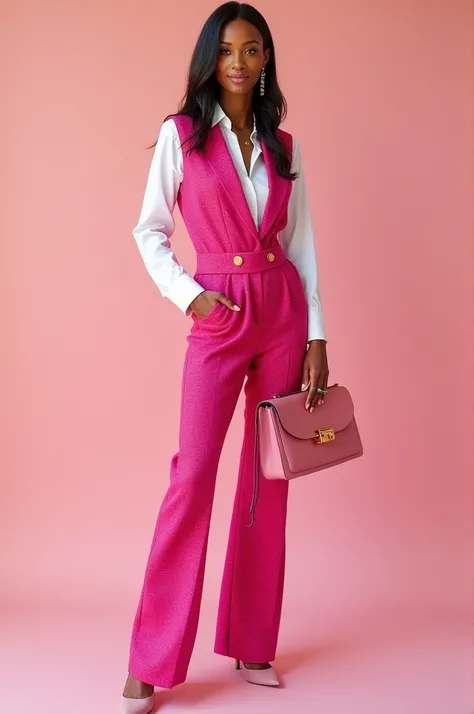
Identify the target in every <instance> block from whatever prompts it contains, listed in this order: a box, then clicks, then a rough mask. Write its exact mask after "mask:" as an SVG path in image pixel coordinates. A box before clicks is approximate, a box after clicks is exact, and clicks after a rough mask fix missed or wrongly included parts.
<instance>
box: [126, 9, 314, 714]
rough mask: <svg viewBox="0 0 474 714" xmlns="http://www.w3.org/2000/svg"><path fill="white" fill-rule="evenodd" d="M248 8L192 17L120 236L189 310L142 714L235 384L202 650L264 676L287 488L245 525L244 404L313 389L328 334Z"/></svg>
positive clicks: (303, 211) (202, 519)
mask: <svg viewBox="0 0 474 714" xmlns="http://www.w3.org/2000/svg"><path fill="white" fill-rule="evenodd" d="M275 67H276V65H275V53H274V48H273V41H272V37H271V34H270V31H269V28H268V26H267V23H266V22H265V20H264V18H263V17H262V15H261V14H260V13H259V12H258V11H257V10H255V9H254V8H252V7H251V6H249V5H246V4H239V3H237V2H228V3H225V4H224V5H221V6H220V7H218V8H217V9H216V10H215V11H214V12H213V13H212V15H211V16H210V17H209V19H208V20H207V22H206V23H205V25H204V27H203V29H202V31H201V34H200V36H199V39H198V41H197V45H196V48H195V50H194V54H193V57H192V62H191V68H190V72H189V80H188V87H187V93H186V96H185V99H184V101H183V106H182V109H181V111H180V112H179V113H178V114H176V115H172V116H171V117H167V118H166V120H165V121H164V123H163V125H162V127H161V130H160V134H159V138H158V141H157V143H156V148H155V151H154V154H153V159H152V162H151V167H150V172H149V176H148V183H147V186H146V191H145V197H144V201H143V206H142V211H141V215H140V219H139V222H138V225H137V226H136V228H135V229H134V232H133V233H134V236H135V239H136V241H137V244H138V248H139V250H140V253H141V255H142V257H143V260H144V263H145V265H146V268H147V270H148V272H149V273H150V275H151V277H152V278H153V279H154V281H155V282H156V284H157V285H158V287H159V289H160V291H161V293H162V294H163V295H165V296H166V297H168V298H170V299H171V300H172V301H173V302H174V303H175V304H176V305H177V306H178V307H179V308H180V309H181V310H182V311H183V312H184V313H185V314H187V315H189V316H190V317H191V319H192V326H191V329H190V333H189V335H188V348H187V352H186V357H185V365H184V371H183V379H182V396H181V419H180V435H179V451H178V453H177V454H176V455H175V456H174V457H173V459H172V462H171V476H170V486H169V489H168V491H167V493H166V496H165V498H164V501H163V504H162V506H161V510H160V513H159V515H158V520H157V523H156V528H155V533H154V537H153V542H152V545H151V552H150V555H149V560H148V564H147V568H146V573H145V579H144V585H143V590H142V594H141V598H140V602H139V605H138V610H137V613H136V617H135V621H134V626H133V633H132V640H131V648H130V661H129V676H128V678H127V681H126V684H125V688H124V690H123V694H122V698H121V705H122V711H124V712H126V713H127V714H132V713H133V714H147V712H149V711H150V710H151V709H152V706H153V686H159V687H165V688H171V687H174V686H175V685H177V684H180V683H181V682H183V681H184V680H185V678H186V674H187V669H188V664H189V660H190V657H191V653H192V649H193V646H194V641H195V636H196V630H197V624H198V614H199V608H200V602H201V594H202V584H203V577H204V564H205V557H206V549H207V539H208V533H209V521H210V517H211V509H212V501H213V496H214V488H215V480H216V472H217V467H218V462H219V457H220V454H221V449H222V446H223V442H224V438H225V435H226V432H227V429H228V427H229V423H230V421H231V417H232V415H233V412H234V409H235V405H236V402H237V399H238V396H239V393H240V391H241V388H242V384H243V382H244V379H245V378H247V380H246V383H245V395H246V406H245V435H244V441H243V446H242V452H241V459H240V470H239V479H238V486H237V493H236V497H235V504H234V511H233V517H232V523H231V527H230V535H229V542H228V549H227V556H226V563H225V568H224V575H223V581H222V589H221V595H220V603H219V612H218V622H217V633H216V639H215V652H216V653H218V654H221V655H226V656H229V657H233V658H235V660H236V662H237V667H240V663H241V662H242V664H243V668H242V670H241V671H242V673H243V675H244V677H245V678H246V679H247V680H248V681H249V682H252V683H254V684H261V685H267V686H277V685H278V678H277V675H276V673H275V671H274V669H273V668H272V667H271V665H270V662H271V661H272V660H273V659H274V657H275V650H276V645H277V638H278V629H279V624H280V613H281V604H282V594H283V579H284V563H285V522H286V508H287V495H288V484H287V483H286V482H283V481H282V482H277V481H266V480H265V479H262V481H264V483H261V487H260V497H259V506H258V517H257V518H256V521H255V524H254V525H253V527H251V528H249V527H248V526H249V513H248V505H249V503H250V502H251V500H252V482H253V445H254V444H253V442H254V414H255V407H256V405H257V403H258V402H259V401H261V400H262V399H265V398H268V397H271V396H272V395H273V394H276V393H285V392H292V391H295V390H298V389H300V388H302V389H307V390H308V396H307V400H306V408H307V409H310V410H313V409H314V408H315V407H316V406H317V405H318V403H321V401H322V399H323V398H324V394H325V391H326V388H327V380H328V366H327V357H326V341H325V334H324V328H323V320H322V314H321V302H320V297H319V291H318V278H317V270H316V259H315V249H314V243H313V232H312V224H311V218H310V215H309V211H308V203H307V197H306V190H305V184H304V179H303V173H302V166H301V156H300V151H299V147H298V144H297V143H296V142H295V141H294V140H293V139H292V137H291V135H290V134H288V133H286V132H284V131H282V130H281V129H279V128H278V127H279V124H280V121H281V120H282V118H283V117H284V116H285V113H286V104H285V100H284V98H283V96H282V93H281V91H280V89H279V86H278V83H277V77H276V68H275ZM175 203H178V205H179V208H180V210H181V213H182V216H183V220H184V223H185V225H186V228H187V230H188V233H189V235H190V237H191V240H192V242H193V245H194V247H195V249H196V253H197V270H196V274H195V275H194V277H191V276H190V275H188V274H187V273H186V272H185V271H184V269H183V268H182V266H180V265H179V264H178V262H177V260H176V256H175V254H174V252H173V250H172V249H171V247H170V241H169V239H170V236H171V235H172V233H173V230H174V222H173V217H172V212H173V208H174V206H175Z"/></svg>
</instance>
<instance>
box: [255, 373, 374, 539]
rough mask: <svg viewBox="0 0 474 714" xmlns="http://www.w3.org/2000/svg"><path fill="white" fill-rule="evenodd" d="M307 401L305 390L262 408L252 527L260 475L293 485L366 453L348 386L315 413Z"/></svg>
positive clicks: (338, 389)
mask: <svg viewBox="0 0 474 714" xmlns="http://www.w3.org/2000/svg"><path fill="white" fill-rule="evenodd" d="M306 398H307V391H305V392H301V391H300V392H295V393H294V394H287V395H282V396H275V397H273V398H272V399H266V400H264V401H262V402H259V404H258V405H257V409H256V424H255V426H256V434H255V449H254V484H253V497H252V505H251V507H250V513H251V514H252V520H251V523H250V525H249V528H250V527H252V526H253V524H254V522H255V508H256V505H257V500H258V493H259V480H260V472H261V474H262V475H263V476H264V477H265V478H267V479H282V478H283V479H287V480H291V479H294V478H298V477H299V476H306V475H307V474H312V473H315V472H316V471H321V470H322V469H327V468H329V467H330V466H336V465H337V464H342V463H343V462H344V461H349V460H350V459H356V458H357V457H359V456H362V454H363V448H362V442H361V440H360V435H359V430H358V428H357V424H356V420H355V417H354V404H353V402H352V397H351V395H350V394H349V391H348V390H347V389H346V388H345V387H342V386H339V385H338V384H334V385H333V386H331V387H329V388H328V391H327V394H326V396H325V397H324V403H323V404H321V405H320V406H316V407H315V409H314V411H313V413H312V414H310V412H309V411H308V410H307V409H305V406H304V405H305V402H306Z"/></svg>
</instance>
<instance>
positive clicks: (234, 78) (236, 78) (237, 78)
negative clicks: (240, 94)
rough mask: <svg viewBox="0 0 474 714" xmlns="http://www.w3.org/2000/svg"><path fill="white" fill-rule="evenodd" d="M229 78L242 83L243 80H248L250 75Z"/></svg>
mask: <svg viewBox="0 0 474 714" xmlns="http://www.w3.org/2000/svg"><path fill="white" fill-rule="evenodd" d="M229 79H230V81H231V82H234V83H235V84H242V83H243V82H245V81H247V79H248V77H229Z"/></svg>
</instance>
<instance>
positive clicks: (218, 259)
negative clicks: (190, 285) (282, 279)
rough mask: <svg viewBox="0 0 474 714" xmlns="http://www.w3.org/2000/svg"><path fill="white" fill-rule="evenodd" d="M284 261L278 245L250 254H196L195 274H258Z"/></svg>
mask: <svg viewBox="0 0 474 714" xmlns="http://www.w3.org/2000/svg"><path fill="white" fill-rule="evenodd" d="M286 259H287V258H286V255H285V253H284V252H283V249H282V247H281V246H280V244H279V243H276V244H275V245H273V246H272V247H271V248H267V249H266V250H256V251H253V252H251V253H237V252H236V253H198V255H197V266H196V274H199V273H202V274H204V273H214V274H215V273H260V272H262V271H263V270H268V269H269V268H276V267H278V266H279V265H282V264H283V263H284V262H285V261H286Z"/></svg>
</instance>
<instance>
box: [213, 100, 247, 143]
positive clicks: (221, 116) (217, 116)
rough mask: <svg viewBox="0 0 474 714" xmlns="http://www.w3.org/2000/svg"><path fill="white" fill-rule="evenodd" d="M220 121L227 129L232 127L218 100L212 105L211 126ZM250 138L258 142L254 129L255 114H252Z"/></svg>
mask: <svg viewBox="0 0 474 714" xmlns="http://www.w3.org/2000/svg"><path fill="white" fill-rule="evenodd" d="M219 123H222V124H223V125H224V126H225V127H226V129H229V131H230V130H231V129H232V122H231V120H230V119H229V117H228V116H227V114H226V113H225V112H224V110H223V109H222V107H221V105H220V104H219V102H216V105H215V107H214V114H213V117H212V124H211V126H215V125H216V124H219ZM250 138H251V139H252V141H253V142H254V143H257V142H258V135H257V129H256V124H255V114H254V115H253V130H252V133H251V135H250Z"/></svg>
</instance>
